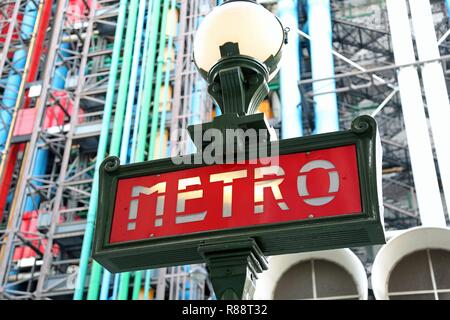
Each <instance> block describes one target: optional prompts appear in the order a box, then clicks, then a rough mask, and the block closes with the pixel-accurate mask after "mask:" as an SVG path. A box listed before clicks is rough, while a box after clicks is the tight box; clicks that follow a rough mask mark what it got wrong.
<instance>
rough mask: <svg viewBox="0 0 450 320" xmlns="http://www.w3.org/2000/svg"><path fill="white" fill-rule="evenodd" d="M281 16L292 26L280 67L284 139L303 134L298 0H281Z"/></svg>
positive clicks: (284, 23)
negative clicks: (299, 84)
mask: <svg viewBox="0 0 450 320" xmlns="http://www.w3.org/2000/svg"><path fill="white" fill-rule="evenodd" d="M278 11H279V12H278V13H279V17H280V19H281V21H282V23H283V25H284V27H288V28H290V30H291V31H290V32H289V34H288V37H289V38H288V44H287V45H286V46H285V48H284V49H283V58H282V60H281V69H280V98H281V103H282V106H281V109H282V110H281V121H282V123H281V137H282V138H283V139H288V138H294V137H299V136H302V135H303V128H302V116H301V108H300V104H301V97H300V92H299V90H298V86H297V83H298V81H299V80H300V39H299V37H298V34H297V32H296V30H297V28H298V12H297V0H281V1H280V2H279V3H278Z"/></svg>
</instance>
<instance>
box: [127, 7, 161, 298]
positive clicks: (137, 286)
mask: <svg viewBox="0 0 450 320" xmlns="http://www.w3.org/2000/svg"><path fill="white" fill-rule="evenodd" d="M153 3H154V2H153ZM151 4H152V0H149V1H148V8H149V9H148V13H147V21H146V27H145V40H144V48H143V56H142V64H141V72H142V73H141V79H140V81H139V91H138V101H137V106H136V119H135V124H134V128H133V137H132V145H131V157H130V162H132V163H133V162H135V161H136V147H137V133H138V131H139V122H138V121H139V120H140V112H141V111H140V110H141V106H142V103H141V102H142V100H141V99H142V98H143V92H144V90H143V87H144V86H143V84H144V81H143V80H145V76H144V72H143V71H144V70H145V68H146V65H147V60H148V59H147V53H148V47H149V41H150V36H151V35H152V29H151V23H152V19H151V18H152V16H153V12H154V10H155V8H154V5H153V6H152V5H151ZM158 11H159V8H158ZM143 125H144V126H147V125H148V124H147V123H145V124H143ZM141 283H142V271H137V272H135V274H134V283H133V295H132V299H133V300H138V299H139V291H140V290H141Z"/></svg>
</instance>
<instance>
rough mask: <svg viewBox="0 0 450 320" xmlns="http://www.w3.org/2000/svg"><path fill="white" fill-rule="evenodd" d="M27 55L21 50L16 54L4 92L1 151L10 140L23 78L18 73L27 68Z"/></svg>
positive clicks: (0, 119)
mask: <svg viewBox="0 0 450 320" xmlns="http://www.w3.org/2000/svg"><path fill="white" fill-rule="evenodd" d="M26 59H27V53H26V51H25V50H23V49H20V50H17V51H16V52H15V53H14V56H13V61H12V66H13V68H12V69H11V70H10V71H9V75H8V78H7V80H6V87H5V90H4V92H3V98H2V102H1V104H2V106H3V108H2V110H0V150H3V148H4V147H5V143H6V139H7V138H8V132H9V127H10V124H11V119H12V110H13V108H14V106H15V105H16V100H17V96H18V92H19V87H20V83H21V81H22V76H21V75H20V74H18V73H17V71H18V70H22V69H23V68H24V67H25V63H26Z"/></svg>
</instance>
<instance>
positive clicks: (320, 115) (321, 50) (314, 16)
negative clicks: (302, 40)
mask: <svg viewBox="0 0 450 320" xmlns="http://www.w3.org/2000/svg"><path fill="white" fill-rule="evenodd" d="M307 6H308V8H307V9H308V28H309V35H310V37H311V40H310V48H311V69H312V79H313V80H314V82H313V84H312V86H313V92H314V115H315V124H316V126H315V133H325V132H332V131H338V130H339V118H338V106H337V97H336V83H335V81H334V80H323V81H317V80H319V79H324V78H330V77H333V76H334V61H333V55H332V53H331V52H332V51H331V50H332V46H333V39H332V28H331V10H330V0H308V4H307ZM326 92H329V93H326Z"/></svg>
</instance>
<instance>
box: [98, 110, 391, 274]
mask: <svg viewBox="0 0 450 320" xmlns="http://www.w3.org/2000/svg"><path fill="white" fill-rule="evenodd" d="M376 137H377V135H376V124H375V121H374V120H373V119H372V118H370V117H366V116H364V117H360V118H358V119H357V120H355V121H354V123H353V125H352V130H350V131H346V132H337V133H330V134H322V135H316V136H310V137H303V138H296V139H289V140H282V141H279V142H276V143H278V144H279V150H280V155H279V156H278V157H277V158H276V159H259V160H263V161H246V162H245V163H237V164H220V165H219V164H216V165H205V164H200V165H198V164H197V165H174V164H173V163H174V161H172V159H162V160H156V161H150V162H144V163H139V164H132V165H123V166H121V165H119V163H118V159H117V158H115V157H113V158H108V159H106V160H105V161H104V163H103V164H102V166H101V171H100V175H101V180H100V181H101V187H100V190H101V195H100V202H99V213H98V219H97V227H96V233H95V245H94V253H93V256H94V258H95V259H96V260H97V261H99V262H100V263H101V264H103V265H104V266H105V267H106V268H107V269H108V270H110V271H112V272H123V271H129V270H139V269H143V268H155V267H162V266H171V265H179V264H189V263H199V262H202V257H201V256H200V254H199V253H198V247H199V245H201V244H204V243H205V242H208V241H215V240H223V239H231V240H233V239H240V238H249V237H250V238H253V239H255V241H256V242H257V243H258V245H259V247H260V248H261V250H262V252H263V253H264V254H266V255H274V254H284V253H293V252H300V251H311V250H321V249H331V248H339V247H351V246H362V245H368V244H374V243H384V232H383V226H382V222H381V221H382V219H381V218H380V204H381V202H379V195H380V194H379V193H378V190H377V188H378V186H379V184H378V182H377V173H378V177H380V175H379V172H377V166H376V162H375V161H376V159H377V154H378V155H379V151H380V150H379V146H377V145H376ZM269 160H273V161H269ZM275 160H276V161H275Z"/></svg>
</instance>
